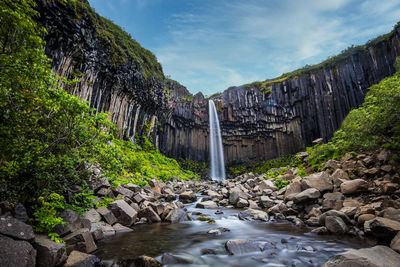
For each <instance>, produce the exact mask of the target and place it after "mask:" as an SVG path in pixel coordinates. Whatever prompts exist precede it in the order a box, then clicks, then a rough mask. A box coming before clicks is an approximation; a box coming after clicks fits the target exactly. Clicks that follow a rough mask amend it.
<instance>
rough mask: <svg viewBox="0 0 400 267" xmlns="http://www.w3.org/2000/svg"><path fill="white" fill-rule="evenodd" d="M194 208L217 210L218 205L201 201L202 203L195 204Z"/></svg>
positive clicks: (209, 201)
mask: <svg viewBox="0 0 400 267" xmlns="http://www.w3.org/2000/svg"><path fill="white" fill-rule="evenodd" d="M196 208H200V209H217V208H218V205H217V203H215V202H214V201H211V200H207V201H203V202H199V203H197V205H196Z"/></svg>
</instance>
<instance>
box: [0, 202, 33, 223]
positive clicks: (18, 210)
mask: <svg viewBox="0 0 400 267" xmlns="http://www.w3.org/2000/svg"><path fill="white" fill-rule="evenodd" d="M14 213H15V219H17V220H19V221H21V222H24V223H26V222H27V221H28V220H29V217H28V213H27V212H26V209H25V207H24V205H22V204H21V203H17V204H16V205H15V209H14ZM0 214H1V213H0Z"/></svg>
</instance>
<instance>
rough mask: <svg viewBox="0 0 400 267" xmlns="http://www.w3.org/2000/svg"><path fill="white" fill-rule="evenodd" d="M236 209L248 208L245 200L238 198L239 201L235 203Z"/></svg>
mask: <svg viewBox="0 0 400 267" xmlns="http://www.w3.org/2000/svg"><path fill="white" fill-rule="evenodd" d="M235 206H236V208H239V209H241V208H245V207H248V206H249V202H248V201H247V200H246V199H243V198H239V200H238V201H237V202H236V205H235Z"/></svg>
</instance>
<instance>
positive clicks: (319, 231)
mask: <svg viewBox="0 0 400 267" xmlns="http://www.w3.org/2000/svg"><path fill="white" fill-rule="evenodd" d="M311 233H314V234H317V235H326V234H329V231H328V229H327V228H326V227H325V226H321V227H317V228H315V229H313V230H312V231H311Z"/></svg>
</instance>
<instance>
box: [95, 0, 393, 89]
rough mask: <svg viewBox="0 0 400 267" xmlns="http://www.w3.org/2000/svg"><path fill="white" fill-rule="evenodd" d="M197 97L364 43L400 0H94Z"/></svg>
mask: <svg viewBox="0 0 400 267" xmlns="http://www.w3.org/2000/svg"><path fill="white" fill-rule="evenodd" d="M89 2H90V4H91V5H92V7H94V8H95V9H96V11H97V12H98V13H99V14H100V15H102V16H104V17H107V18H109V19H111V20H113V21H114V22H115V23H116V24H118V25H120V26H121V27H123V28H124V29H125V30H126V31H127V32H129V33H130V34H131V35H132V37H133V38H134V39H136V40H137V41H138V42H139V43H140V44H141V45H142V46H143V47H145V48H147V49H149V50H151V51H152V52H153V53H154V54H155V55H156V56H157V59H158V60H159V61H160V62H161V64H162V66H163V69H164V73H165V75H169V76H170V77H171V78H172V79H174V80H177V81H178V82H180V83H182V84H183V85H185V86H186V87H187V88H188V89H189V90H190V91H191V92H192V93H196V92H198V91H202V92H203V93H204V94H205V95H211V94H213V93H215V92H220V91H223V90H225V89H226V88H228V87H229V86H234V85H241V84H245V83H249V82H253V81H256V80H258V81H260V80H265V79H267V78H273V77H276V76H279V75H281V74H282V73H285V72H289V71H292V70H295V69H297V68H299V67H302V66H304V65H305V64H315V63H319V62H320V61H322V60H324V59H326V58H327V57H328V56H332V55H335V54H337V53H339V52H340V51H342V50H343V49H345V48H346V47H348V46H350V45H352V44H363V43H365V42H366V41H368V40H369V39H372V38H374V37H376V36H377V35H380V34H383V33H387V32H389V31H391V30H392V27H393V25H394V24H396V22H397V21H400V1H399V0H301V1H300V0H241V1H239V0H89Z"/></svg>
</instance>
